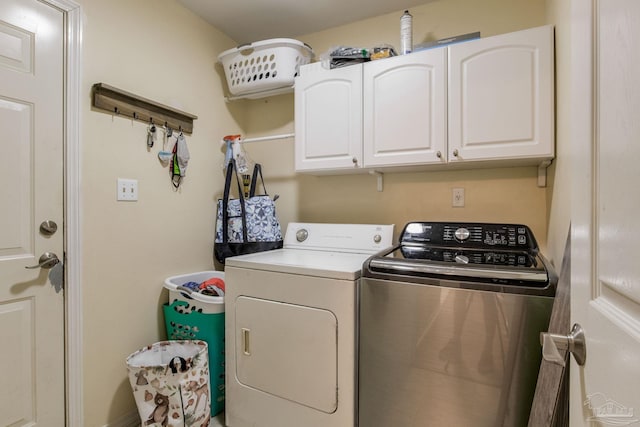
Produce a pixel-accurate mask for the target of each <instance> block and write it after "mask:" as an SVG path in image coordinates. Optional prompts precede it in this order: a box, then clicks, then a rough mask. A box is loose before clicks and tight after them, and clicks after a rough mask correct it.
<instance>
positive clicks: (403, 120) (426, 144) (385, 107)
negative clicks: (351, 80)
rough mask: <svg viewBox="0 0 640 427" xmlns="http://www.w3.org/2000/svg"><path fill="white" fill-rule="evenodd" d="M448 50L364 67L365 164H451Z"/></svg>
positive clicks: (366, 165)
mask: <svg viewBox="0 0 640 427" xmlns="http://www.w3.org/2000/svg"><path fill="white" fill-rule="evenodd" d="M446 53H447V49H446V48H440V49H431V50H426V51H423V52H415V53H412V54H411V55H402V56H397V57H395V58H389V59H385V60H379V61H371V62H368V63H366V64H364V67H363V68H364V78H363V99H364V104H363V114H364V125H363V133H364V144H363V147H364V165H365V167H372V166H390V165H416V164H434V163H435V164H439V163H446V160H447V156H446V155H447V153H446V144H447V100H446V97H447V91H446V81H447V80H446V79H447V76H446Z"/></svg>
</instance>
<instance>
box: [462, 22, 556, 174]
mask: <svg viewBox="0 0 640 427" xmlns="http://www.w3.org/2000/svg"><path fill="white" fill-rule="evenodd" d="M553 73H554V69H553V27H551V26H546V27H538V28H533V29H530V30H524V31H518V32H515V33H509V34H504V35H500V36H495V37H489V38H486V39H480V40H476V41H471V42H467V43H460V44H456V45H452V46H450V47H449V162H459V161H467V160H493V159H505V158H509V159H531V160H542V159H550V158H552V157H553V155H554V147H553V141H554V121H553V117H554V101H553V90H554V89H553V84H554V74H553Z"/></svg>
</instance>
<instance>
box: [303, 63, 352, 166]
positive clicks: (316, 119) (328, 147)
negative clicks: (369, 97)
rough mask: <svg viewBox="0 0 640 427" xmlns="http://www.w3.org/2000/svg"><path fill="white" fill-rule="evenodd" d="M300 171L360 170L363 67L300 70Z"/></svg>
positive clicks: (315, 67)
mask: <svg viewBox="0 0 640 427" xmlns="http://www.w3.org/2000/svg"><path fill="white" fill-rule="evenodd" d="M295 132H296V140H295V168H296V171H314V170H315V171H317V170H332V169H334V170H344V169H354V168H357V167H358V166H359V165H360V163H361V159H362V64H357V65H352V66H350V67H344V68H338V69H335V70H326V69H325V68H323V67H322V64H321V63H320V62H316V63H313V64H309V65H306V66H303V67H301V68H300V75H299V76H298V77H297V78H296V83H295Z"/></svg>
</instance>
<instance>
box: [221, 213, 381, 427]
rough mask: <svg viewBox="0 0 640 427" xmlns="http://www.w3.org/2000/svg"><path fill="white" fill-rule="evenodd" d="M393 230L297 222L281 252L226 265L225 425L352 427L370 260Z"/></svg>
mask: <svg viewBox="0 0 640 427" xmlns="http://www.w3.org/2000/svg"><path fill="white" fill-rule="evenodd" d="M392 243H393V225H369V224H319V223H290V224H289V226H288V227H287V231H286V233H285V238H284V247H283V248H282V249H277V250H274V251H268V252H260V253H256V254H251V255H242V256H237V257H233V258H228V259H227V260H226V267H225V284H226V293H225V310H226V316H225V319H226V326H225V330H226V334H225V335H226V337H225V338H226V344H225V345H226V357H225V361H226V403H225V405H226V424H227V425H228V426H230V427H245V426H246V427H249V426H251V427H302V426H304V427H327V426H331V427H353V426H354V425H355V423H356V414H357V412H356V402H357V396H356V393H357V333H356V328H357V326H356V321H357V320H356V319H357V293H358V286H359V281H360V273H361V270H362V264H363V262H364V261H365V260H366V259H367V258H368V257H370V256H371V255H372V254H374V253H377V252H379V251H381V250H383V249H385V248H387V247H389V246H391V245H392Z"/></svg>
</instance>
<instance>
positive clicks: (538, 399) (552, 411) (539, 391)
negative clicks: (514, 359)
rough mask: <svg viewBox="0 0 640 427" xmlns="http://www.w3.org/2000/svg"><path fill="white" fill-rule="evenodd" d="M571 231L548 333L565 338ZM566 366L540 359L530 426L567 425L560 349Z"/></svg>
mask: <svg viewBox="0 0 640 427" xmlns="http://www.w3.org/2000/svg"><path fill="white" fill-rule="evenodd" d="M570 322H571V232H569V235H568V236H567V243H566V245H565V249H564V256H563V258H562V267H561V271H560V277H559V279H558V285H557V289H556V298H555V301H554V303H553V309H552V311H551V320H550V322H549V332H551V333H554V334H561V335H567V334H568V333H569V331H570V329H571V327H570ZM560 354H562V356H563V357H564V360H565V366H564V367H563V366H560V365H557V364H555V363H551V362H547V361H546V360H542V363H541V364H540V372H539V373H538V383H537V385H536V392H535V394H534V397H533V404H532V406H531V414H530V416H529V427H568V426H569V362H570V360H569V352H567V351H565V350H560Z"/></svg>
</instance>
